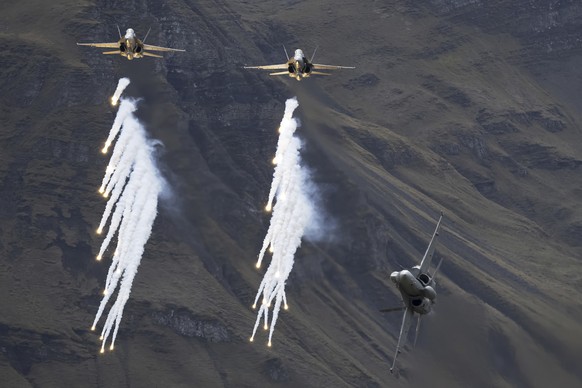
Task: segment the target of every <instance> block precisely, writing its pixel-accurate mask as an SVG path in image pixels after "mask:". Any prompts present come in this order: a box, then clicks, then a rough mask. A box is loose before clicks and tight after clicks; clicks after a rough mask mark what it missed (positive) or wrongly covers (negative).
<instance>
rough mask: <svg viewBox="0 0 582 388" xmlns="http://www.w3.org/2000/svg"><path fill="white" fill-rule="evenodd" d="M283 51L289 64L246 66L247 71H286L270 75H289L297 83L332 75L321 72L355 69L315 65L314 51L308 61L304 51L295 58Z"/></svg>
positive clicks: (296, 52)
mask: <svg viewBox="0 0 582 388" xmlns="http://www.w3.org/2000/svg"><path fill="white" fill-rule="evenodd" d="M283 50H285V56H286V58H287V62H286V63H283V64H281V65H265V66H245V67H244V68H245V69H262V70H285V71H279V72H275V73H270V74H269V75H288V76H289V77H291V78H295V79H296V80H297V81H301V79H302V78H307V77H309V76H311V75H331V74H329V73H325V72H321V71H319V70H337V69H355V67H351V66H332V65H320V64H317V63H313V58H314V57H315V52H316V51H317V48H316V49H315V51H313V55H312V56H311V59H307V57H305V54H303V50H301V49H297V50H295V55H294V56H293V58H291V57H289V54H287V49H286V48H285V46H283Z"/></svg>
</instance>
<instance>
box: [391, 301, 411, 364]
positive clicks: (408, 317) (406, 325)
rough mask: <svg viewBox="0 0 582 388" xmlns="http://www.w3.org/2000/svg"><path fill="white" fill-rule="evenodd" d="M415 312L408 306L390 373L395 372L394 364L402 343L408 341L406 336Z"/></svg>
mask: <svg viewBox="0 0 582 388" xmlns="http://www.w3.org/2000/svg"><path fill="white" fill-rule="evenodd" d="M413 315H414V312H413V311H412V309H411V308H410V307H407V308H406V310H405V311H404V317H402V326H400V335H399V336H398V343H397V344H396V353H395V354H394V361H392V366H391V367H390V373H392V372H393V370H394V366H395V365H396V359H397V358H398V353H400V344H402V346H404V343H405V342H406V336H407V335H408V329H410V322H411V321H412V316H413Z"/></svg>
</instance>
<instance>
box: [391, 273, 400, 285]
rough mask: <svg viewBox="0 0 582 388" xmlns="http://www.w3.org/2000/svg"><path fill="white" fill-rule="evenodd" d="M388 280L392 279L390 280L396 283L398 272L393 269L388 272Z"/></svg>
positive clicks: (398, 278)
mask: <svg viewBox="0 0 582 388" xmlns="http://www.w3.org/2000/svg"><path fill="white" fill-rule="evenodd" d="M390 280H392V282H394V283H396V284H398V281H399V280H400V272H398V271H394V272H392V273H391V274H390Z"/></svg>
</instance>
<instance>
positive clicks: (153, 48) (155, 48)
mask: <svg viewBox="0 0 582 388" xmlns="http://www.w3.org/2000/svg"><path fill="white" fill-rule="evenodd" d="M143 49H144V50H146V51H180V52H184V51H186V50H181V49H175V48H168V47H160V46H152V45H151V44H144V45H143Z"/></svg>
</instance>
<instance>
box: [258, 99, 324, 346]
mask: <svg viewBox="0 0 582 388" xmlns="http://www.w3.org/2000/svg"><path fill="white" fill-rule="evenodd" d="M298 106H299V103H298V102H297V99H295V98H292V99H289V100H287V102H286V104H285V114H284V116H283V120H282V121H281V125H280V127H279V133H280V135H279V141H278V143H277V152H276V155H275V159H274V160H273V162H274V163H275V164H276V167H275V172H274V173H273V182H272V184H271V190H270V192H269V199H268V202H267V206H266V210H267V211H270V210H271V209H272V210H273V215H272V217H271V223H270V225H269V230H268V231H267V235H266V236H265V240H264V241H263V246H262V248H261V251H260V253H259V258H258V260H257V268H259V267H260V266H261V262H262V261H263V257H264V255H265V252H266V251H267V248H269V251H270V252H272V254H273V258H272V260H271V263H270V265H269V267H268V268H267V272H266V273H265V276H264V277H263V281H262V282H261V285H260V286H259V290H258V292H257V296H256V297H255V302H254V304H253V308H256V307H257V302H258V301H259V298H261V296H262V302H261V305H260V308H259V311H258V312H257V319H256V321H255V326H254V328H253V334H252V336H251V341H253V340H254V337H255V333H256V331H257V328H258V327H259V324H260V322H261V318H263V319H264V329H265V330H267V329H268V328H269V326H270V329H271V330H270V332H269V342H268V346H271V338H272V336H273V331H274V329H275V324H276V323H277V318H278V316H279V310H280V308H281V303H283V306H284V308H285V310H287V309H288V305H287V297H286V295H285V282H286V281H287V278H288V277H289V274H290V273H291V269H292V268H293V261H294V256H295V252H296V251H297V248H298V247H299V246H300V245H301V238H302V237H303V234H304V233H305V230H306V228H307V227H308V226H309V224H310V223H311V222H312V220H313V219H314V217H313V215H314V209H313V205H312V203H311V200H310V197H309V193H308V187H310V186H311V183H310V182H309V173H308V172H307V171H306V170H305V168H303V167H302V166H301V157H300V154H299V150H300V149H301V141H300V140H299V139H298V138H297V137H295V136H293V135H294V133H295V130H296V129H297V127H298V122H297V120H295V119H294V118H293V112H294V111H295V109H296V108H297V107H298ZM273 200H275V206H272V203H273ZM273 302H274V306H273V312H272V316H271V322H270V325H269V309H270V308H271V304H272V303H273Z"/></svg>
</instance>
